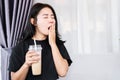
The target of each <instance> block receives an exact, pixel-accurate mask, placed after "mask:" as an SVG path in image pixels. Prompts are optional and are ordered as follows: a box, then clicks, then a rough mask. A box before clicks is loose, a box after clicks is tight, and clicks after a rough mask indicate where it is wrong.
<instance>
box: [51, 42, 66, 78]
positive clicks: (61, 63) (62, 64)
mask: <svg viewBox="0 0 120 80" xmlns="http://www.w3.org/2000/svg"><path fill="white" fill-rule="evenodd" d="M51 48H52V55H53V60H54V63H55V67H56V70H57V73H58V75H59V76H65V75H66V74H67V71H68V63H67V60H66V59H64V58H63V57H62V56H61V54H60V51H59V49H58V47H57V45H56V44H53V45H51Z"/></svg>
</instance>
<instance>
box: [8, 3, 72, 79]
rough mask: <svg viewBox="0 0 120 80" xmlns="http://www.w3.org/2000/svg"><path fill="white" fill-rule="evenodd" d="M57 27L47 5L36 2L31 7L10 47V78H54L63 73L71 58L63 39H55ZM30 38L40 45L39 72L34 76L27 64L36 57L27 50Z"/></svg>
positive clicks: (35, 54)
mask: <svg viewBox="0 0 120 80" xmlns="http://www.w3.org/2000/svg"><path fill="white" fill-rule="evenodd" d="M57 26H58V25H57V17H56V14H55V11H54V9H53V8H52V7H51V6H50V5H48V4H43V3H37V4H35V5H34V6H33V7H32V9H31V12H30V15H29V21H28V26H27V28H26V30H25V32H24V34H23V36H22V39H23V40H22V41H21V42H20V43H19V44H17V45H16V46H15V47H14V48H13V50H12V54H11V57H10V65H9V71H10V75H11V79H12V80H56V79H58V78H59V77H58V76H65V75H66V74H67V71H68V67H69V66H70V64H71V63H72V61H71V59H70V57H69V54H68V52H67V50H66V48H65V46H64V41H62V40H60V38H59V34H58V30H57ZM34 40H36V43H37V44H40V45H41V46H42V60H41V61H42V73H41V75H36V76H35V75H33V74H32V69H31V65H32V64H33V63H36V62H38V61H39V60H40V56H39V55H38V54H37V53H36V52H35V51H28V48H29V45H33V44H34ZM32 57H34V58H32Z"/></svg>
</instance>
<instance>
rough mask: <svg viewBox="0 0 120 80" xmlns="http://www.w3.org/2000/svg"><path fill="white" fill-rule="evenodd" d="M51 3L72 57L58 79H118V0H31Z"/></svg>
mask: <svg viewBox="0 0 120 80" xmlns="http://www.w3.org/2000/svg"><path fill="white" fill-rule="evenodd" d="M36 2H43V3H49V4H51V5H52V6H53V7H54V8H55V11H56V13H57V17H58V21H59V30H60V33H61V35H62V38H63V39H64V40H66V41H67V42H66V48H67V49H68V52H69V54H70V56H71V58H72V60H73V64H72V65H71V67H70V69H69V72H68V74H67V76H66V77H65V78H61V79H60V80H120V58H119V57H120V40H119V39H120V23H119V21H120V17H119V16H120V11H119V9H120V8H119V7H120V6H119V5H118V3H119V2H120V1H119V0H52V1H51V0H34V3H36Z"/></svg>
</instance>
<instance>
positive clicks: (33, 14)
mask: <svg viewBox="0 0 120 80" xmlns="http://www.w3.org/2000/svg"><path fill="white" fill-rule="evenodd" d="M45 7H48V8H50V9H51V10H52V12H53V15H54V18H55V21H56V23H55V29H56V30H55V31H56V40H60V35H59V33H58V22H57V16H56V13H55V11H54V9H53V8H52V6H50V5H49V4H44V3H36V4H34V5H33V7H32V8H31V11H30V14H29V18H28V24H27V27H26V29H25V31H24V32H23V35H22V40H23V41H24V40H26V39H29V38H31V37H33V35H35V26H34V25H33V24H31V22H30V19H31V18H34V19H35V20H37V15H38V13H39V12H40V10H42V9H43V8H45Z"/></svg>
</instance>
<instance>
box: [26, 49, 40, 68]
mask: <svg viewBox="0 0 120 80" xmlns="http://www.w3.org/2000/svg"><path fill="white" fill-rule="evenodd" d="M39 60H40V55H39V54H38V53H37V52H35V51H28V52H27V53H26V61H25V62H26V63H27V64H28V65H30V66H31V64H33V63H36V62H38V61H39Z"/></svg>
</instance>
